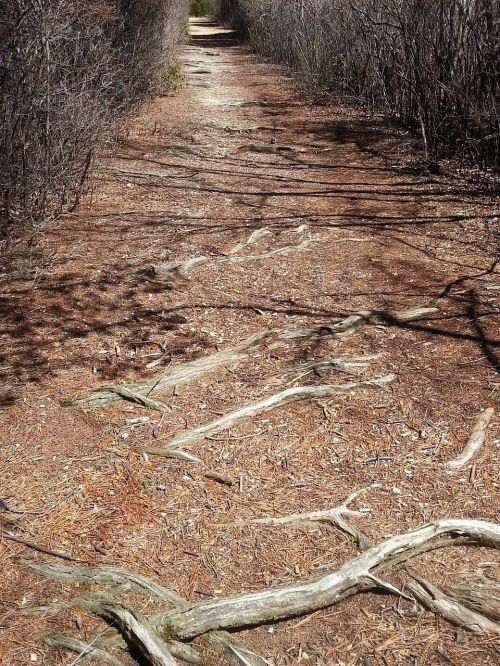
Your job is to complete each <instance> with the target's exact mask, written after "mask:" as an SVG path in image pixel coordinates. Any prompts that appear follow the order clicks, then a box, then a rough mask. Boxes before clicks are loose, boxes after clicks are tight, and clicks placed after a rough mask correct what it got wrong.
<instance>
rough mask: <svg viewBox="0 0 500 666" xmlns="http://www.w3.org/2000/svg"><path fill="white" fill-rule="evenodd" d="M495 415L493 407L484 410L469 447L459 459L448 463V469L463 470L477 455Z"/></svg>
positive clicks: (468, 444) (470, 438) (468, 443)
mask: <svg viewBox="0 0 500 666" xmlns="http://www.w3.org/2000/svg"><path fill="white" fill-rule="evenodd" d="M494 414H495V410H494V409H493V407H489V408H488V409H485V410H484V412H483V413H482V414H481V415H480V416H479V418H478V419H477V421H476V425H475V426H474V430H473V431H472V434H471V436H470V437H469V441H468V442H467V446H466V447H465V449H464V450H463V452H462V453H461V454H460V455H459V456H458V458H455V459H454V460H450V461H449V462H447V463H446V467H447V468H448V469H450V470H454V469H461V468H462V467H464V466H465V465H466V464H467V463H468V462H469V460H471V459H472V458H473V457H474V456H475V455H476V453H477V452H478V451H479V449H480V448H481V446H482V445H483V443H484V438H485V436H486V430H487V429H488V426H489V424H490V421H491V419H492V418H493V415H494Z"/></svg>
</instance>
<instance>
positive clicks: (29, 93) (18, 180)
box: [0, 0, 185, 224]
mask: <svg viewBox="0 0 500 666" xmlns="http://www.w3.org/2000/svg"><path fill="white" fill-rule="evenodd" d="M184 12H185V2H184V1H183V0H171V1H170V2H162V0H140V1H138V2H132V1H131V0H121V2H117V1H116V0H90V1H87V2H78V0H0V197H1V198H0V217H1V219H3V221H4V222H5V220H17V221H20V222H22V223H24V224H26V223H31V224H38V223H40V222H41V221H43V220H44V219H45V218H46V217H47V216H48V215H50V214H55V213H58V212H60V211H61V210H64V209H65V208H67V207H71V206H72V205H74V204H75V203H76V202H77V201H78V197H79V194H80V192H81V189H82V185H83V183H84V181H85V177H86V175H87V173H88V171H89V168H90V166H91V162H92V156H93V152H94V150H95V147H96V146H97V145H98V144H99V142H100V141H101V140H102V138H103V137H104V136H106V135H108V134H109V132H110V130H111V129H112V128H113V127H114V126H115V124H116V120H117V118H119V117H120V116H121V114H122V113H123V112H124V110H125V109H126V108H127V107H128V105H130V103H131V102H133V101H134V100H136V99H137V98H138V96H139V95H141V94H144V93H146V92H148V91H149V90H151V89H153V88H155V87H157V86H158V85H159V84H160V83H161V82H162V80H163V78H164V73H165V71H168V65H169V63H170V59H171V57H172V52H173V46H174V43H175V40H176V39H177V38H178V35H179V26H180V23H181V19H182V17H183V15H184Z"/></svg>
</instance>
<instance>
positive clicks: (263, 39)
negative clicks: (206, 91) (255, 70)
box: [216, 0, 500, 166]
mask: <svg viewBox="0 0 500 666" xmlns="http://www.w3.org/2000/svg"><path fill="white" fill-rule="evenodd" d="M216 11H217V15H218V17H219V18H220V19H221V20H223V21H224V22H226V23H230V24H232V25H233V26H234V27H236V28H237V29H240V30H241V28H242V26H243V27H244V29H245V30H246V31H247V32H248V34H249V37H250V40H251V43H252V45H253V47H254V48H255V49H256V50H257V51H259V52H260V53H263V54H265V55H266V56H268V57H269V58H271V59H272V60H274V61H276V62H280V63H285V64H286V65H288V66H290V67H292V68H294V69H295V70H296V71H297V72H298V73H299V74H300V76H301V78H302V80H303V81H304V83H305V84H306V85H307V86H308V87H309V88H310V89H313V90H315V91H317V92H318V93H322V94H324V93H327V94H335V95H342V96H344V97H345V98H347V99H348V100H349V101H351V102H356V103H361V104H363V105H367V106H368V107H369V108H371V109H372V110H383V111H384V112H386V113H387V114H388V115H390V116H391V117H393V118H395V119H398V120H399V121H401V122H402V123H404V124H405V125H406V126H408V127H410V128H412V129H414V130H416V131H418V132H420V134H421V137H422V141H423V146H424V151H425V155H426V158H427V159H428V160H429V161H430V162H435V161H437V160H438V159H439V157H440V156H442V154H443V152H447V151H449V150H450V149H452V150H453V151H454V152H455V153H458V154H459V155H461V156H463V157H466V158H468V159H472V160H473V161H474V162H476V163H478V164H481V165H483V166H484V165H497V166H498V165H499V164H500V3H499V2H498V0H216Z"/></svg>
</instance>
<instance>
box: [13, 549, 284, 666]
mask: <svg viewBox="0 0 500 666" xmlns="http://www.w3.org/2000/svg"><path fill="white" fill-rule="evenodd" d="M23 564H24V565H25V566H27V567H29V568H30V569H32V570H34V571H36V572H37V573H38V574H40V575H41V576H44V577H45V578H51V579H53V580H59V581H61V582H67V583H73V584H75V583H78V584H82V585H119V586H125V587H127V586H128V585H133V586H134V587H135V588H137V589H138V590H140V591H142V592H146V593H148V594H151V595H153V596H154V597H156V598H158V599H160V600H161V601H164V602H166V603H168V604H170V605H171V606H173V607H174V608H178V609H183V608H188V607H189V605H190V604H189V603H188V602H187V601H186V600H185V599H184V598H183V597H181V596H179V595H178V594H176V593H175V592H173V591H172V590H170V589H168V588H166V587H164V586H163V585H160V584H159V583H157V582H156V581H154V580H151V579H150V578H147V577H146V576H143V575H141V574H138V573H135V572H133V571H127V570H124V569H120V568H118V567H107V566H102V567H82V566H78V567H67V566H60V565H56V564H37V563H35V562H29V561H23ZM84 603H85V602H84ZM162 617H163V614H161V613H160V614H157V615H156V616H153V617H151V618H149V621H150V623H151V625H152V627H153V628H154V629H156V628H157V627H158V626H159V621H160V620H161V618H162ZM203 638H204V639H205V640H206V641H207V642H208V643H210V644H211V645H218V646H220V647H222V648H223V649H224V650H225V652H226V653H227V654H228V656H229V657H230V658H231V659H232V660H233V661H234V660H236V661H237V663H238V664H239V666H265V665H268V664H269V663H270V662H269V661H268V660H267V659H265V658H264V657H263V656H261V655H259V654H257V653H256V652H254V651H252V650H249V649H248V648H247V647H246V646H245V645H243V643H241V641H239V640H238V639H237V638H236V637H234V636H232V635H230V634H228V633H226V632H225V631H217V632H210V633H207V634H205V636H203ZM106 642H108V641H106ZM109 642H112V639H111V640H110V641H109ZM169 644H170V649H171V651H172V654H174V653H176V654H174V656H178V657H179V658H182V659H184V661H188V663H194V664H196V663H198V661H197V659H196V652H194V650H192V649H191V652H190V656H189V655H187V654H186V652H184V654H183V655H181V654H179V652H180V648H181V646H180V645H179V644H178V641H175V640H171V641H170V643H169ZM121 647H123V646H121ZM184 647H185V648H188V647H189V646H184ZM271 666H272V665H271Z"/></svg>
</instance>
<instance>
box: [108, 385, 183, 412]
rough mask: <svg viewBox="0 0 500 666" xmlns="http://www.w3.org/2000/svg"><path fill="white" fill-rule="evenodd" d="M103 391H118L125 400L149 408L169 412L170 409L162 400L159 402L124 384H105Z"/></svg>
mask: <svg viewBox="0 0 500 666" xmlns="http://www.w3.org/2000/svg"><path fill="white" fill-rule="evenodd" d="M103 391H109V392H110V393H116V395H117V396H119V397H120V398H123V399H124V400H130V402H135V403H137V404H138V405H142V406H143V407H147V408H148V409H154V410H155V411H157V412H168V411H170V407H168V406H167V405H164V404H163V403H162V402H159V401H158V400H153V398H150V397H149V396H147V395H143V394H142V393H139V392H138V391H134V390H132V389H130V388H129V387H127V386H124V385H120V384H118V385H116V386H104V387H103Z"/></svg>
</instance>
